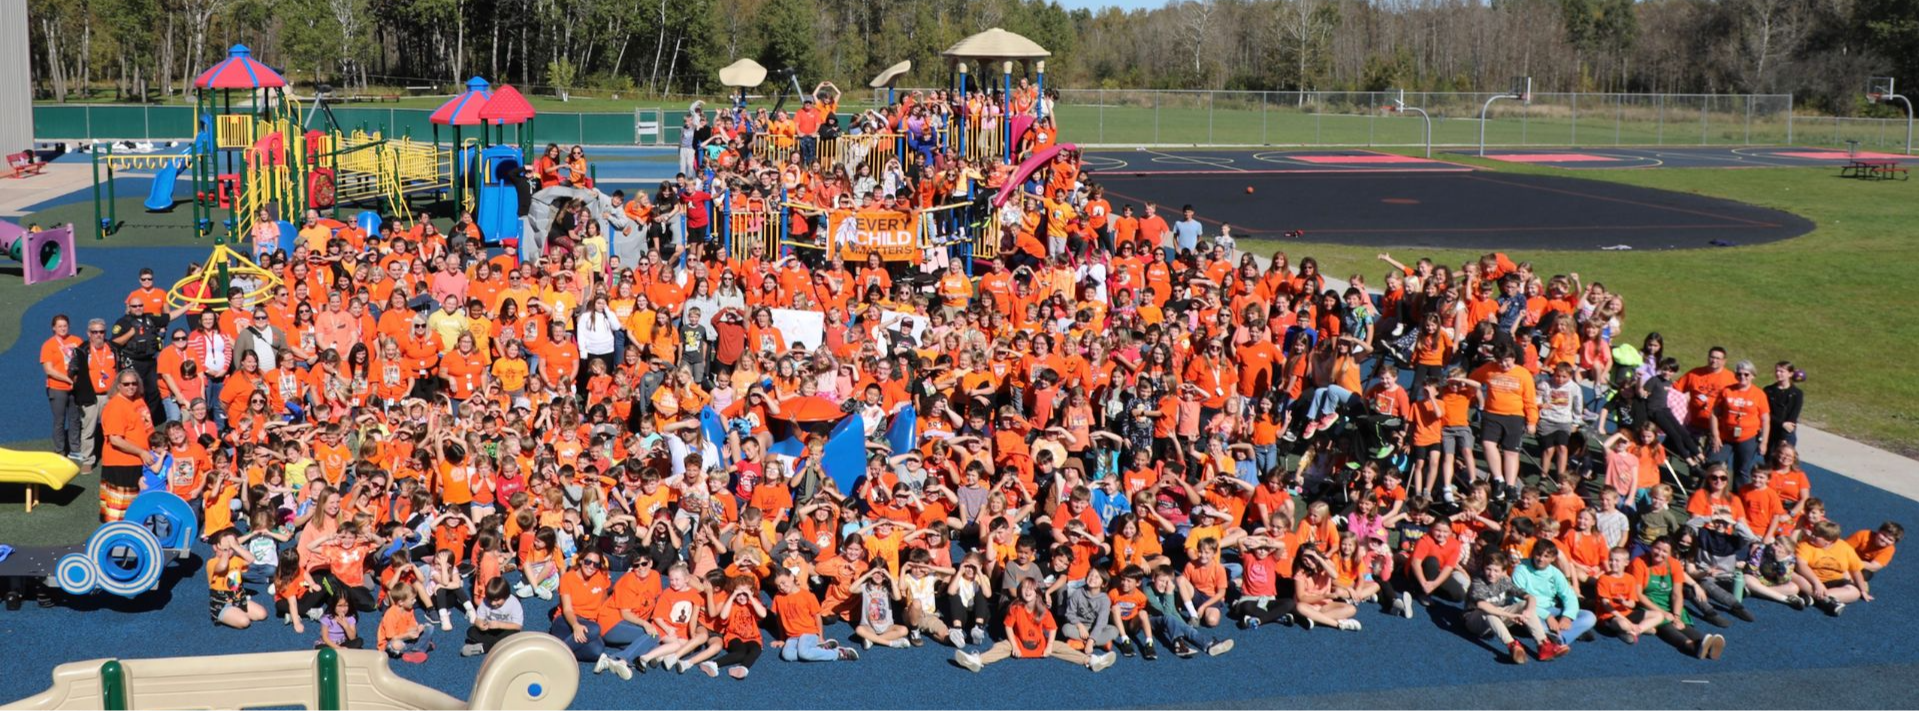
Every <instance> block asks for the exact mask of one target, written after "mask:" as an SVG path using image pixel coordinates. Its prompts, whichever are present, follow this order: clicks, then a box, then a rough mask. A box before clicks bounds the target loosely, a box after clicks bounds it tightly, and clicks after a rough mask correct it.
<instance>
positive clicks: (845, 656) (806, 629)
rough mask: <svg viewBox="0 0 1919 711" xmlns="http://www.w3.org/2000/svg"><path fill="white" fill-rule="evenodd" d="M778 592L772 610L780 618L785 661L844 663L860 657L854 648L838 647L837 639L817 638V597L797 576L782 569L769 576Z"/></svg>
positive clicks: (818, 602) (819, 634)
mask: <svg viewBox="0 0 1919 711" xmlns="http://www.w3.org/2000/svg"><path fill="white" fill-rule="evenodd" d="M773 586H774V588H775V589H777V590H778V591H779V593H780V594H779V595H776V596H774V598H773V612H774V614H777V615H779V618H780V628H781V629H780V634H781V635H782V640H781V641H779V642H775V644H777V645H779V647H780V659H783V660H786V661H789V662H800V661H806V662H836V661H837V662H845V661H853V660H855V659H859V658H860V653H859V651H858V650H855V649H853V648H852V647H841V646H839V641H838V640H825V641H821V640H822V638H823V637H824V636H825V635H824V634H822V632H821V630H820V614H821V611H820V600H819V598H817V597H814V596H813V591H811V590H807V589H805V588H804V587H801V585H800V582H799V579H798V578H796V577H794V576H793V574H792V573H789V572H786V571H785V570H784V569H782V570H781V571H780V574H779V575H778V576H777V577H775V578H774V579H773Z"/></svg>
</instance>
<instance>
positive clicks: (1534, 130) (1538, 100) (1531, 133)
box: [33, 89, 1906, 150]
mask: <svg viewBox="0 0 1919 711" xmlns="http://www.w3.org/2000/svg"><path fill="white" fill-rule="evenodd" d="M883 96H884V94H883V93H882V94H880V97H883ZM1395 96H1397V94H1396V93H1388V92H1338V91H1328V92H1284V91H1149V90H1119V89H1063V90H1061V91H1060V96H1059V101H1058V103H1057V104H1056V105H1055V112H1056V113H1057V115H1058V117H1059V126H1060V133H1061V138H1062V140H1065V141H1070V142H1074V143H1081V144H1087V145H1095V146H1099V145H1106V146H1151V145H1160V146H1289V145H1297V146H1417V145H1423V143H1424V141H1425V138H1424V127H1423V126H1422V123H1421V122H1420V121H1419V119H1418V118H1417V117H1416V116H1412V115H1402V114H1399V113H1394V112H1390V111H1388V110H1387V109H1388V108H1389V107H1391V106H1393V101H1392V100H1393V98H1394V97H1395ZM1494 96H1497V94H1491V93H1442V92H1408V93H1407V94H1406V95H1405V100H1406V104H1407V105H1408V106H1416V107H1419V108H1422V109H1425V110H1426V112H1427V113H1428V114H1430V115H1431V116H1432V119H1433V144H1434V145H1438V146H1455V147H1457V146H1476V145H1478V144H1479V137H1480V131H1481V120H1480V109H1481V107H1482V106H1484V105H1485V103H1486V100H1487V99H1490V98H1492V97H1494ZM713 106H714V104H709V106H708V108H709V109H711V108H713ZM1792 109H1793V103H1792V96H1791V95H1790V94H1534V95H1533V101H1532V103H1531V104H1525V103H1521V102H1519V101H1517V100H1513V99H1500V100H1499V101H1495V102H1493V104H1492V108H1491V110H1490V112H1489V113H1488V114H1487V118H1486V120H1485V122H1484V123H1485V126H1484V130H1485V137H1486V144H1487V145H1489V146H1506V147H1513V146H1741V145H1805V146H1832V147H1844V146H1847V145H1848V144H1849V143H1851V142H1853V141H1857V142H1858V145H1859V147H1861V148H1865V149H1872V150H1893V149H1898V150H1903V149H1904V148H1905V137H1906V121H1905V120H1904V119H1868V118H1837V117H1830V116H1794V115H1793V111H1792ZM33 111H34V131H35V138H37V139H40V140H94V139H123V140H179V139H186V138H190V137H191V136H192V131H193V110H192V109H191V108H189V107H183V106H128V105H105V104H102V105H40V106H35V107H33ZM333 113H334V116H335V117H336V118H337V119H338V120H339V121H340V122H341V123H342V124H343V125H344V126H345V127H346V128H348V129H349V130H350V129H354V128H365V129H367V130H369V131H371V130H378V129H380V128H382V127H385V129H386V130H387V132H388V135H393V136H412V137H414V138H425V137H429V136H432V135H433V126H432V124H430V123H428V122H427V116H428V115H429V114H430V113H431V111H429V110H426V109H401V108H392V109H381V108H370V107H338V106H336V107H334V109H333ZM685 115H686V108H685V106H684V105H683V104H675V105H671V106H668V107H666V108H663V109H653V108H645V109H639V110H635V111H632V112H624V113H611V112H609V113H556V112H542V113H541V114H540V115H539V117H538V118H537V119H536V120H535V122H534V131H533V133H534V135H533V139H534V141H535V142H536V143H560V144H574V143H580V144H586V145H635V144H642V145H653V144H664V145H669V146H670V145H676V144H677V143H678V142H679V138H680V136H679V133H680V126H681V123H682V121H683V120H684V118H685Z"/></svg>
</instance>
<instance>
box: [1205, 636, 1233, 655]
mask: <svg viewBox="0 0 1919 711" xmlns="http://www.w3.org/2000/svg"><path fill="white" fill-rule="evenodd" d="M1230 651H1233V641H1232V640H1230V639H1216V640H1213V643H1212V644H1209V645H1206V656H1209V657H1217V656H1219V655H1221V654H1225V653H1227V652H1230Z"/></svg>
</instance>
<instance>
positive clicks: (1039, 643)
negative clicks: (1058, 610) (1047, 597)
mask: <svg viewBox="0 0 1919 711" xmlns="http://www.w3.org/2000/svg"><path fill="white" fill-rule="evenodd" d="M1006 625H1007V627H1009V628H1011V630H1012V634H1013V639H1012V640H1011V641H1012V642H1013V656H1016V657H1020V658H1022V659H1038V658H1040V657H1044V656H1046V652H1047V651H1048V650H1047V646H1048V645H1047V643H1046V635H1047V633H1049V632H1052V631H1053V630H1057V629H1059V623H1057V622H1055V621H1053V613H1052V612H1051V611H1048V610H1046V609H1045V608H1040V611H1039V614H1037V615H1035V614H1033V610H1032V608H1030V607H1028V606H1026V605H1014V606H1013V609H1011V610H1008V611H1007V612H1006Z"/></svg>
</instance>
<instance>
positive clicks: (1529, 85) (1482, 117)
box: [1479, 77, 1533, 158]
mask: <svg viewBox="0 0 1919 711" xmlns="http://www.w3.org/2000/svg"><path fill="white" fill-rule="evenodd" d="M1500 99H1518V100H1520V101H1524V102H1526V103H1532V100H1533V78H1532V77H1515V78H1514V79H1513V87H1512V90H1511V91H1508V92H1506V93H1504V94H1494V95H1493V98H1490V99H1487V100H1486V103H1485V105H1483V106H1480V107H1479V155H1480V157H1482V158H1484V157H1485V156H1486V120H1487V117H1486V114H1487V112H1488V111H1491V110H1492V108H1493V102H1495V101H1498V100H1500Z"/></svg>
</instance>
